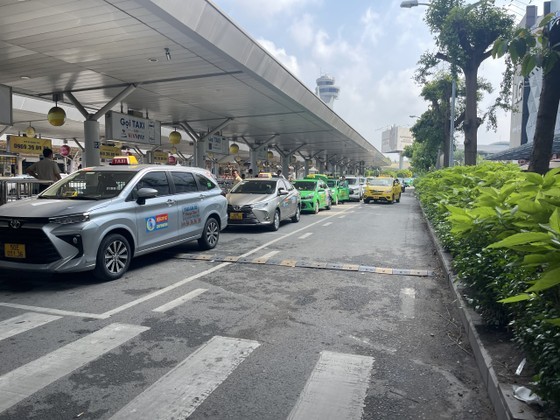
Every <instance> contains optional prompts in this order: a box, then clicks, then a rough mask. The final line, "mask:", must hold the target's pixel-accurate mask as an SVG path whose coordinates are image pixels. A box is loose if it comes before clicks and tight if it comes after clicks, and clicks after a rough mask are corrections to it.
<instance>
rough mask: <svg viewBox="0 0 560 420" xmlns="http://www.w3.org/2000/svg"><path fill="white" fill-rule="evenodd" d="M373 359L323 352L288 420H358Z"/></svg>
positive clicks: (360, 415) (360, 416)
mask: <svg viewBox="0 0 560 420" xmlns="http://www.w3.org/2000/svg"><path fill="white" fill-rule="evenodd" d="M372 367H373V357H367V356H358V355H354V354H343V353H333V352H330V351H322V352H321V356H320V357H319V361H318V362H317V365H316V366H315V369H313V372H311V376H310V378H309V380H308V381H307V383H306V384H305V388H304V389H303V392H302V393H301V394H300V396H299V398H298V401H297V403H296V405H295V406H294V408H293V409H292V412H291V413H290V415H289V416H288V419H289V420H308V419H321V420H327V419H332V420H340V419H361V418H362V413H363V407H364V400H365V398H366V392H367V388H368V384H369V377H370V372H371V369H372Z"/></svg>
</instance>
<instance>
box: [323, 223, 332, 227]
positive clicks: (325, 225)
mask: <svg viewBox="0 0 560 420" xmlns="http://www.w3.org/2000/svg"><path fill="white" fill-rule="evenodd" d="M328 225H332V222H327V223H325V224H324V225H323V226H324V227H327V226H328Z"/></svg>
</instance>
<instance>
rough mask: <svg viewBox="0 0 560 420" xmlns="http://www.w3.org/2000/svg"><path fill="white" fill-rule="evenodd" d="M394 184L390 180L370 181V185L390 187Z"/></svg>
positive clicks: (378, 179) (376, 179)
mask: <svg viewBox="0 0 560 420" xmlns="http://www.w3.org/2000/svg"><path fill="white" fill-rule="evenodd" d="M392 184H393V182H392V181H391V179H390V178H373V179H370V180H368V185H376V186H383V187H388V186H390V185H392Z"/></svg>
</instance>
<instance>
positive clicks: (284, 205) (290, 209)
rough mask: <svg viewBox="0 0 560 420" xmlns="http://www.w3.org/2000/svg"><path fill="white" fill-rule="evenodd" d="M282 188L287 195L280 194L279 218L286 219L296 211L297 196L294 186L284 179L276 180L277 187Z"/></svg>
mask: <svg viewBox="0 0 560 420" xmlns="http://www.w3.org/2000/svg"><path fill="white" fill-rule="evenodd" d="M280 188H283V189H284V190H285V191H287V192H288V195H283V196H280V198H281V200H282V201H281V203H280V218H281V219H287V218H288V217H291V216H293V215H294V214H295V213H296V206H297V198H296V193H295V189H294V186H293V185H292V184H290V183H289V182H287V181H286V180H284V179H279V180H278V189H279V190H280Z"/></svg>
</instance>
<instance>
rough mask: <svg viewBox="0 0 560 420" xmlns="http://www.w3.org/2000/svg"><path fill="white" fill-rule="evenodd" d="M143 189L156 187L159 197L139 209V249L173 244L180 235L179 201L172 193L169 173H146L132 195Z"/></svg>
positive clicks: (139, 206)
mask: <svg viewBox="0 0 560 420" xmlns="http://www.w3.org/2000/svg"><path fill="white" fill-rule="evenodd" d="M140 188H153V189H155V190H157V192H158V195H157V196H156V197H153V198H148V199H146V201H145V203H144V204H138V205H137V207H136V229H137V238H138V244H137V250H138V251H143V250H145V249H150V248H157V247H160V246H163V245H166V244H169V243H170V242H173V241H174V240H176V239H177V237H178V235H179V234H178V228H179V222H178V220H179V217H178V207H177V201H176V199H175V197H174V196H173V195H172V194H171V189H170V185H169V180H168V178H167V173H166V171H152V172H148V173H146V174H144V176H142V178H141V179H140V180H139V181H138V182H137V183H136V185H135V186H134V189H133V193H132V194H133V196H134V195H135V192H137V191H138V190H139V189H140Z"/></svg>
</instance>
